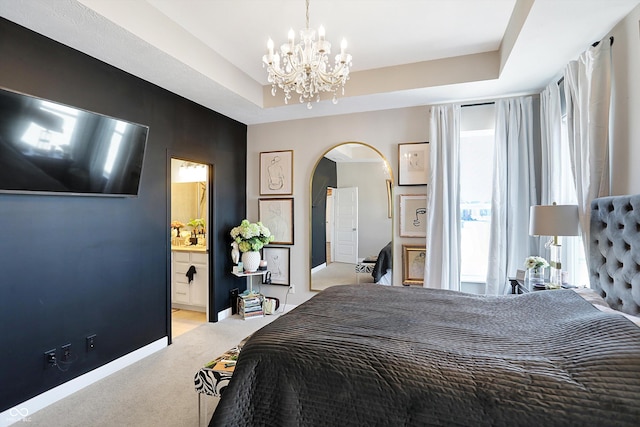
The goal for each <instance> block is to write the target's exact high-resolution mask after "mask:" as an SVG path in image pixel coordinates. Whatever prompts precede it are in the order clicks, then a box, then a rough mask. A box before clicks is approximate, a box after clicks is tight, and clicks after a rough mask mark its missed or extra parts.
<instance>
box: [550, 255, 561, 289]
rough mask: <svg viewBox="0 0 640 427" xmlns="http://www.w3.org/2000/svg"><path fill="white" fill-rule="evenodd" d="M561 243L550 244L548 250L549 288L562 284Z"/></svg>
mask: <svg viewBox="0 0 640 427" xmlns="http://www.w3.org/2000/svg"><path fill="white" fill-rule="evenodd" d="M561 248H562V246H561V245H558V244H551V245H549V250H550V252H551V254H550V255H551V256H550V257H549V267H550V268H549V288H551V289H557V288H559V287H561V286H562V263H561V262H560V249H561Z"/></svg>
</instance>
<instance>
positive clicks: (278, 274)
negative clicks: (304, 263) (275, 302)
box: [262, 246, 291, 286]
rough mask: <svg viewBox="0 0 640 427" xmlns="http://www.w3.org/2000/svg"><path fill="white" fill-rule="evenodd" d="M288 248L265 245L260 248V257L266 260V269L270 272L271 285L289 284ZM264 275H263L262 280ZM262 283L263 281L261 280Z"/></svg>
mask: <svg viewBox="0 0 640 427" xmlns="http://www.w3.org/2000/svg"><path fill="white" fill-rule="evenodd" d="M289 255H290V248H278V247H271V246H265V247H264V248H262V259H264V260H265V261H267V271H269V272H270V276H271V284H272V285H285V286H289V283H290V280H289V276H290V273H291V264H290V262H289ZM264 279H265V276H263V280H264ZM263 283H265V282H264V281H263Z"/></svg>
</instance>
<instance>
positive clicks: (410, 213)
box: [400, 194, 427, 237]
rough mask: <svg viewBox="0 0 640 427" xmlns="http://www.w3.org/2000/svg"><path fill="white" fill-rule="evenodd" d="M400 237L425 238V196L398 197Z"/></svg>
mask: <svg viewBox="0 0 640 427" xmlns="http://www.w3.org/2000/svg"><path fill="white" fill-rule="evenodd" d="M400 236H401V237H427V196H426V195H424V194H401V195H400Z"/></svg>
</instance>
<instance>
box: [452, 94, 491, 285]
mask: <svg viewBox="0 0 640 427" xmlns="http://www.w3.org/2000/svg"><path fill="white" fill-rule="evenodd" d="M491 107H493V106H491ZM464 118H465V116H464V115H463V117H462V121H463V122H461V126H462V127H463V128H464ZM490 123H491V126H492V128H491V129H480V130H466V131H461V132H460V215H461V224H460V225H461V236H460V256H461V260H460V280H461V281H462V282H467V283H485V281H486V278H487V266H488V260H489V234H490V228H491V189H492V180H493V146H494V129H493V122H492V121H490Z"/></svg>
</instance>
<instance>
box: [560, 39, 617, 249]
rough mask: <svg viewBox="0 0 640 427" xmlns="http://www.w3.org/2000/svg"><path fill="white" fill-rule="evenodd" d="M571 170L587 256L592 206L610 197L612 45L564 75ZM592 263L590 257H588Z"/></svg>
mask: <svg viewBox="0 0 640 427" xmlns="http://www.w3.org/2000/svg"><path fill="white" fill-rule="evenodd" d="M564 83H565V98H566V102H567V132H568V140H569V150H570V155H571V167H572V171H573V177H574V180H575V184H576V193H577V199H578V212H579V214H580V225H581V235H582V242H583V244H584V248H585V252H588V248H589V221H590V218H591V214H590V204H591V201H592V200H593V199H595V198H596V197H602V196H608V195H609V194H610V187H609V109H610V104H611V44H610V43H609V41H608V40H607V41H605V42H603V43H599V44H598V45H597V46H595V47H591V48H589V49H588V50H587V51H586V52H584V53H583V54H582V55H580V57H579V58H578V60H577V61H572V62H570V63H569V65H567V67H566V69H565V74H564ZM585 256H586V257H587V259H588V254H587V253H585Z"/></svg>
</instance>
